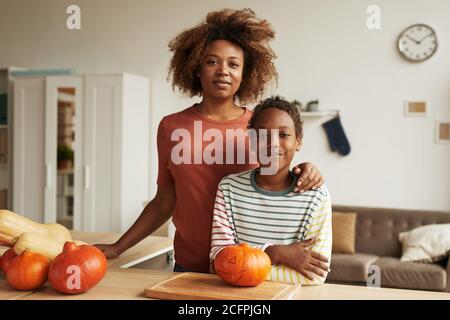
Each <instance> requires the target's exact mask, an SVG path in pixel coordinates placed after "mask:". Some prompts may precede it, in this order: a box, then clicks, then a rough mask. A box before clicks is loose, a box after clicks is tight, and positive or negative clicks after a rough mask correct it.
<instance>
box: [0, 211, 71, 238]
mask: <svg viewBox="0 0 450 320" xmlns="http://www.w3.org/2000/svg"><path fill="white" fill-rule="evenodd" d="M24 232H33V233H36V234H40V235H42V236H46V237H49V238H53V239H55V240H59V241H70V240H72V236H71V234H70V231H69V230H68V229H67V228H66V227H64V226H63V225H60V224H58V223H46V224H44V223H37V222H34V221H32V220H30V219H27V218H25V217H23V216H21V215H19V214H17V213H14V212H12V211H9V210H0V234H1V235H3V236H9V237H12V238H15V237H19V236H20V235H21V234H22V233H24Z"/></svg>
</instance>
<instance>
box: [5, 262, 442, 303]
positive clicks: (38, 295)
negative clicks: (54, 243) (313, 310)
mask: <svg viewBox="0 0 450 320" xmlns="http://www.w3.org/2000/svg"><path fill="white" fill-rule="evenodd" d="M173 274H174V273H173V272H167V271H159V270H145V269H133V268H130V269H123V268H110V269H108V272H107V273H106V275H105V277H104V278H103V279H102V281H101V282H100V283H99V284H98V285H97V286H96V287H94V288H92V289H91V290H89V291H87V292H85V293H82V294H79V295H62V294H59V293H57V292H56V291H54V290H53V289H52V288H51V287H50V285H49V284H48V283H47V284H45V285H44V287H43V288H41V289H40V290H39V291H36V292H29V293H28V294H23V293H22V294H20V292H15V294H16V295H15V296H14V294H13V293H14V292H12V291H13V290H9V291H6V292H4V291H3V288H4V286H3V285H2V286H0V290H1V291H0V292H1V295H0V297H2V298H3V296H4V297H5V298H6V296H7V295H8V294H9V296H10V297H9V299H26V300H41V299H43V300H53V299H58V300H61V299H70V300H73V299H75V300H76V299H86V300H115V299H120V300H130V299H133V300H134V299H141V300H142V299H148V298H146V297H145V293H144V290H145V288H146V287H148V286H150V285H155V284H157V283H158V282H160V281H164V280H167V279H169V278H170V277H172V276H173ZM4 281H5V280H4V279H3V278H0V283H3V282H4ZM293 299H295V300H429V299H433V300H444V299H445V300H450V293H444V292H431V291H419V290H402V289H388V288H367V287H359V286H351V285H339V284H323V285H320V286H303V287H302V288H300V289H299V290H298V291H297V293H296V294H295V295H294V296H293Z"/></svg>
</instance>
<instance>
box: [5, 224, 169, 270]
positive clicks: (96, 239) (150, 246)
mask: <svg viewBox="0 0 450 320" xmlns="http://www.w3.org/2000/svg"><path fill="white" fill-rule="evenodd" d="M71 234H72V238H73V239H74V240H81V241H84V242H87V243H89V244H109V243H114V242H115V241H116V240H118V239H119V238H120V236H121V235H120V234H114V233H109V232H85V231H74V230H72V231H71ZM7 249H8V248H6V247H0V254H3V252H4V251H6V250H7ZM171 250H173V240H172V239H171V238H168V237H155V236H149V237H147V238H145V239H144V240H142V241H141V242H139V243H138V244H137V245H135V246H134V247H132V248H130V249H128V250H127V251H125V252H124V253H122V254H121V255H120V257H118V258H115V259H109V260H108V268H112V267H120V268H129V267H131V266H133V265H135V264H138V263H140V262H142V261H146V260H148V259H151V258H153V257H156V256H158V255H160V254H163V253H165V252H168V251H171Z"/></svg>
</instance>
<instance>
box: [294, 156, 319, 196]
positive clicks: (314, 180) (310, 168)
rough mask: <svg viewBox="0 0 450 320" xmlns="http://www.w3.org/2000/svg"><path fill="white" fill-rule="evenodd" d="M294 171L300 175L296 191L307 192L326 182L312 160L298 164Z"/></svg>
mask: <svg viewBox="0 0 450 320" xmlns="http://www.w3.org/2000/svg"><path fill="white" fill-rule="evenodd" d="M292 172H293V173H294V174H295V175H296V176H297V177H298V179H297V186H296V187H295V188H294V191H295V192H300V193H302V192H305V191H307V190H311V189H317V188H319V187H320V186H321V185H323V183H324V182H325V180H324V178H323V176H322V174H321V173H320V171H319V170H318V169H317V168H316V167H315V166H314V165H313V164H312V163H310V162H305V163H300V164H299V165H296V166H295V167H294V168H293V170H292Z"/></svg>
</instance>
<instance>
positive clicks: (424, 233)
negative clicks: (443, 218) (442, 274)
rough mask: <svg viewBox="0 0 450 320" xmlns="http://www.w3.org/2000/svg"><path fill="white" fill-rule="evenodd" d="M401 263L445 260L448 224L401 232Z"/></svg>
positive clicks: (449, 233) (449, 240)
mask: <svg viewBox="0 0 450 320" xmlns="http://www.w3.org/2000/svg"><path fill="white" fill-rule="evenodd" d="M398 239H399V241H400V242H401V243H402V246H403V255H402V257H401V259H400V261H402V262H435V261H439V260H442V259H444V258H446V257H447V256H448V254H449V252H450V223H444V224H430V225H427V226H422V227H419V228H416V229H413V230H411V231H408V232H401V233H400V234H399V235H398Z"/></svg>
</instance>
